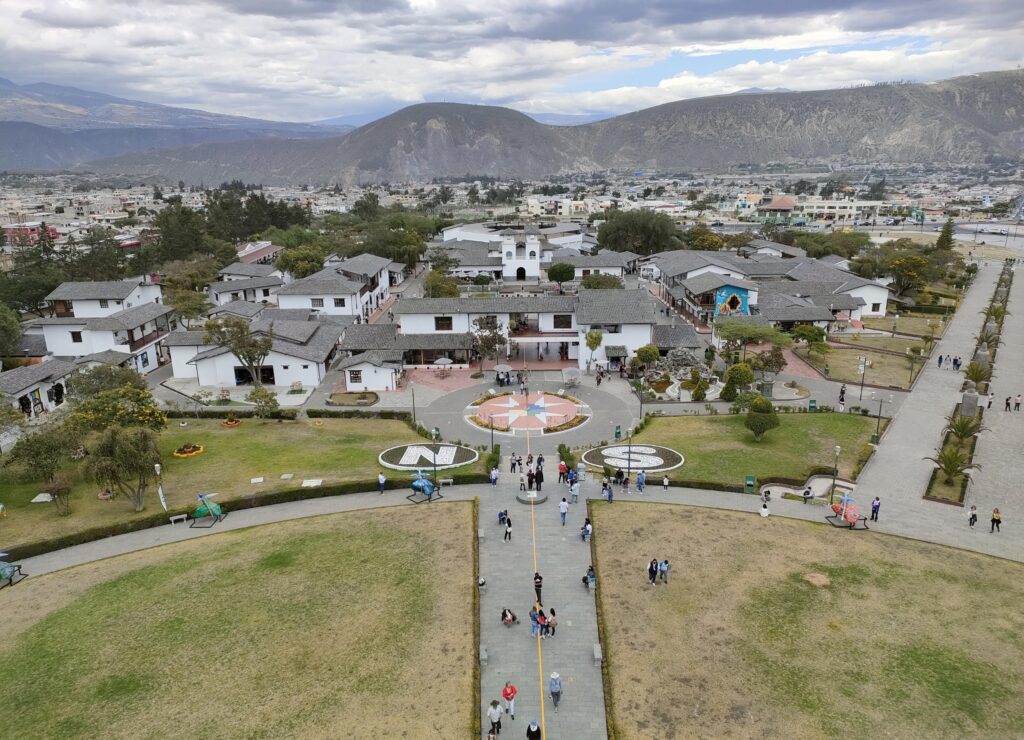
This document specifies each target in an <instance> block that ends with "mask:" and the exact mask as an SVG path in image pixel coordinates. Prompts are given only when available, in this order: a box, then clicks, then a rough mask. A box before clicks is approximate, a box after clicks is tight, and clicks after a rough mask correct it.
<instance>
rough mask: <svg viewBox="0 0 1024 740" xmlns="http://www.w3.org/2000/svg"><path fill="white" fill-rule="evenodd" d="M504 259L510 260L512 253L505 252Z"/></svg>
mask: <svg viewBox="0 0 1024 740" xmlns="http://www.w3.org/2000/svg"><path fill="white" fill-rule="evenodd" d="M505 259H507V260H510V259H512V253H511V252H505Z"/></svg>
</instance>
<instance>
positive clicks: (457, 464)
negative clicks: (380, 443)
mask: <svg viewBox="0 0 1024 740" xmlns="http://www.w3.org/2000/svg"><path fill="white" fill-rule="evenodd" d="M430 456H434V457H436V458H440V459H443V460H444V462H443V463H442V462H441V461H440V459H439V460H438V463H437V465H434V462H433V461H432V460H431V459H430ZM479 458H480V453H479V452H477V451H476V450H474V449H472V448H470V447H465V446H463V445H454V444H448V443H446V442H436V443H435V442H424V443H422V444H420V443H413V444H405V445H397V446H395V447H389V448H388V449H386V450H384V451H383V452H381V453H380V455H379V456H378V457H377V459H378V461H379V462H380V464H381V465H383V466H384V467H385V468H390V469H391V470H406V471H409V472H414V471H417V470H434V469H435V468H436V469H437V470H446V469H448V468H461V467H462V466H463V465H470V464H471V463H475V462H476V461H477V460H478V459H479Z"/></svg>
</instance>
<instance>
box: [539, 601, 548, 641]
mask: <svg viewBox="0 0 1024 740" xmlns="http://www.w3.org/2000/svg"><path fill="white" fill-rule="evenodd" d="M537 626H538V627H540V639H542V640H546V639H548V618H547V616H546V615H545V614H544V610H543V609H539V610H537Z"/></svg>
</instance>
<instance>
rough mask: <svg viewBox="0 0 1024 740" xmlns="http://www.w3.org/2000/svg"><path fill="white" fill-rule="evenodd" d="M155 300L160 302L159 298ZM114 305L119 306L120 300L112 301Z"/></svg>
mask: <svg viewBox="0 0 1024 740" xmlns="http://www.w3.org/2000/svg"><path fill="white" fill-rule="evenodd" d="M156 302H157V303H159V302H160V299H159V298H157V299H156ZM114 305H115V306H120V305H121V301H114Z"/></svg>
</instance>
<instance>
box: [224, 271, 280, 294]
mask: <svg viewBox="0 0 1024 740" xmlns="http://www.w3.org/2000/svg"><path fill="white" fill-rule="evenodd" d="M278 285H284V281H283V280H282V279H281V278H279V277H276V276H274V275H267V276H266V277H251V278H245V279H244V280H224V281H222V282H219V283H210V286H209V288H210V292H211V293H214V294H218V293H235V292H237V293H241V292H243V291H246V290H254V289H258V288H275V287H277V286H278Z"/></svg>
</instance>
